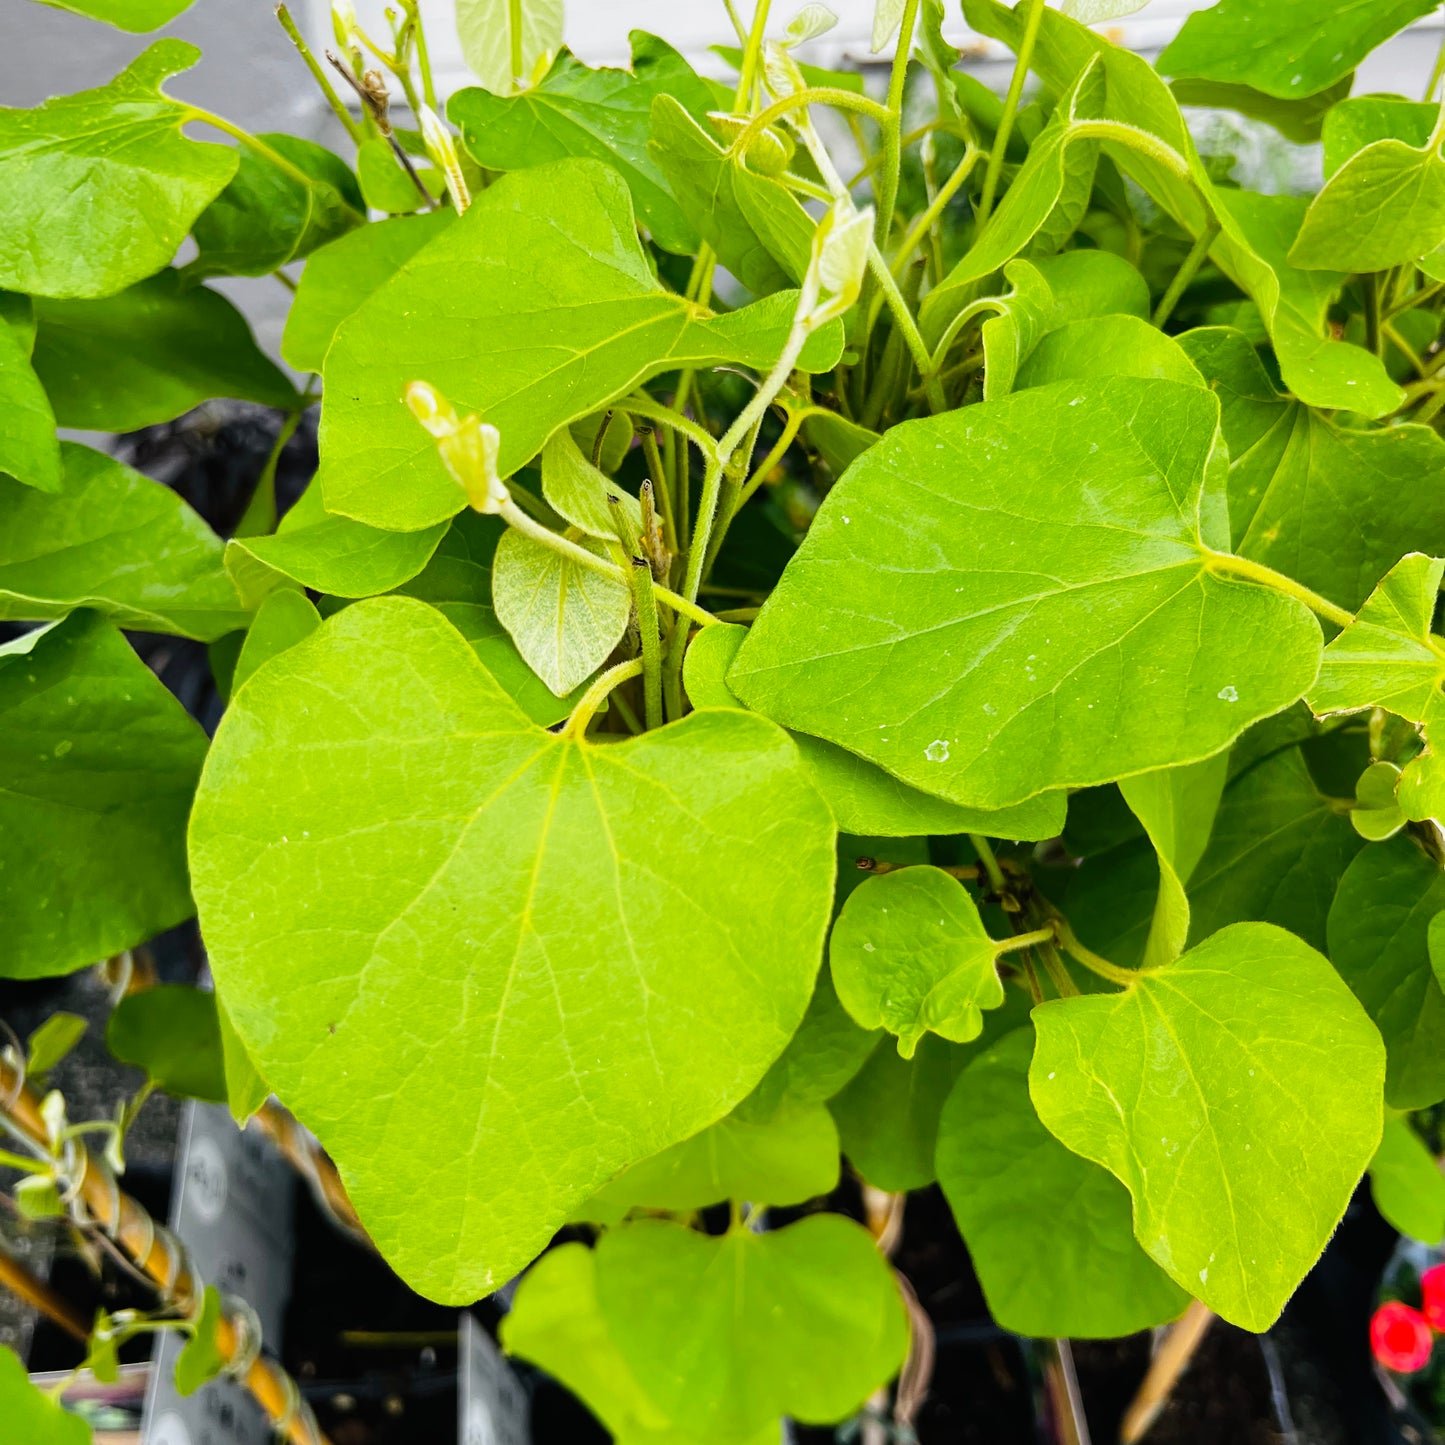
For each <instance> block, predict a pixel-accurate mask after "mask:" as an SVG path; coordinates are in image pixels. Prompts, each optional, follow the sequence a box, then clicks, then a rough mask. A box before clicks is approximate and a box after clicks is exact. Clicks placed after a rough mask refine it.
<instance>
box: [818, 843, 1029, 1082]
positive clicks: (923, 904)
mask: <svg viewBox="0 0 1445 1445" xmlns="http://www.w3.org/2000/svg"><path fill="white" fill-rule="evenodd" d="M998 952H999V950H998V945H997V944H995V943H994V941H993V939H991V938H990V937H989V936H988V932H987V930H986V929H985V928H984V926H983V920H982V919H981V918H980V917H979V916H978V907H977V905H975V903H974V901H973V899H972V898H971V897H970V896H969V894H968V891H967V889H965V888H964V887H963V885H962V884H961V883H959V882H958V880H957V879H954V878H951V877H950V876H949V875H948V874H947V873H945V872H943V871H942V870H941V869H938V868H901V869H899V870H898V871H897V872H896V873H883V874H880V875H879V876H878V877H876V878H869V879H867V880H866V881H865V882H864V884H863V886H862V887H861V888H857V889H855V890H854V891H853V892H852V893H851V894H850V895H849V897H848V901H847V902H846V903H845V904H844V905H843V912H842V913H841V914H840V915H839V917H838V921H837V922H836V923H835V924H834V925H833V936H832V939H831V940H830V942H829V945H828V961H829V965H830V967H831V968H832V972H833V983H834V985H835V986H836V987H837V990H838V997H839V999H840V1000H841V1001H842V1003H843V1007H844V1008H846V1009H847V1010H848V1012H849V1013H850V1014H852V1015H853V1017H854V1019H856V1020H857V1022H858V1023H859V1024H861V1025H862V1026H863V1027H864V1028H865V1029H877V1028H885V1029H887V1030H888V1032H889V1033H891V1034H895V1035H897V1038H898V1052H899V1053H900V1054H901V1055H902V1056H903V1057H904V1058H905V1059H910V1058H912V1057H913V1053H914V1050H915V1049H917V1047H918V1041H919V1039H921V1038H922V1037H923V1035H924V1034H925V1033H935V1034H938V1035H939V1037H941V1038H945V1039H951V1040H952V1041H953V1042H954V1043H967V1042H968V1041H969V1040H970V1039H976V1038H977V1037H978V1036H979V1034H981V1033H982V1032H983V1010H984V1009H995V1008H998V1007H999V1005H1000V1004H1002V1003H1003V1001H1004V992H1003V981H1002V980H1001V979H1000V978H999V976H998V965H997V960H998Z"/></svg>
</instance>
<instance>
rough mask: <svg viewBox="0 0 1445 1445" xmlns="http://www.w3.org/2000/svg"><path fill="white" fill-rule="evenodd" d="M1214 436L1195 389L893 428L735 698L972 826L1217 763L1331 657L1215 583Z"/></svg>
mask: <svg viewBox="0 0 1445 1445" xmlns="http://www.w3.org/2000/svg"><path fill="white" fill-rule="evenodd" d="M1061 416H1066V417H1067V418H1068V425H1067V426H1063V425H1060V417H1061ZM1217 421H1218V403H1217V402H1216V400H1215V399H1214V397H1213V396H1211V395H1210V394H1209V393H1208V392H1207V391H1205V390H1204V389H1202V388H1200V387H1189V386H1180V385H1178V384H1176V383H1173V382H1164V381H1142V380H1135V379H1132V378H1123V377H1120V378H1113V379H1110V380H1106V381H1102V382H1098V383H1088V382H1068V383H1061V384H1058V385H1055V386H1049V387H1039V388H1037V389H1035V390H1031V391H1024V392H1019V393H1017V394H1016V395H1014V396H1011V397H1008V398H1006V399H1005V400H1003V401H1000V402H985V403H983V404H982V405H979V406H974V407H968V408H965V409H964V410H962V411H957V412H951V413H948V414H945V415H942V416H936V417H931V418H929V419H927V420H925V421H920V422H916V423H912V424H909V425H906V426H902V427H897V428H895V429H894V430H893V431H892V432H891V433H889V435H888V436H887V437H886V438H885V439H884V440H883V441H882V442H881V443H879V445H877V446H875V447H873V448H872V449H871V450H869V451H868V452H866V453H865V454H864V455H863V456H862V457H860V458H859V460H858V461H857V462H855V463H854V465H853V466H852V467H851V468H849V470H848V473H847V475H846V476H845V477H844V478H843V480H842V481H841V482H840V483H839V484H838V485H837V486H836V487H834V489H833V490H832V491H831V492H830V493H829V495H828V498H827V500H826V501H825V502H824V504H823V506H822V508H821V510H820V511H819V512H818V515H817V517H816V518H815V520H814V522H813V524H812V527H811V528H810V530H809V532H808V536H807V539H806V540H805V541H804V543H803V546H802V547H801V549H800V550H799V551H798V553H797V555H796V556H795V557H794V558H793V560H792V561H791V562H790V563H789V564H788V567H787V570H786V572H785V573H784V574H783V579H782V581H781V583H780V584H779V586H778V588H777V590H776V591H775V592H774V593H773V594H772V596H771V597H770V598H769V599H768V601H767V603H766V604H765V605H764V607H763V609H762V612H761V613H760V615H759V617H758V620H757V621H756V623H755V624H754V625H753V628H752V631H751V632H750V634H749V636H748V639H747V641H746V642H745V643H744V644H743V647H742V649H741V651H740V652H739V654H738V658H737V661H736V662H735V663H734V665H733V669H732V672H731V673H730V674H729V681H730V683H731V685H732V687H733V688H734V689H735V691H736V692H737V693H738V694H739V695H740V696H741V697H742V699H743V700H744V702H746V703H747V704H748V705H749V706H751V707H753V708H756V709H757V710H758V711H759V712H762V713H764V714H765V715H767V716H769V717H772V718H775V719H777V720H778V721H779V722H782V723H784V724H786V725H787V726H789V727H795V728H798V729H800V730H801V731H803V732H808V733H814V734H816V735H818V736H821V737H824V738H827V739H828V740H829V741H831V742H835V743H838V744H840V745H842V746H843V747H846V748H848V749H849V750H850V751H852V752H855V753H860V754H861V755H862V756H863V757H865V758H868V759H869V760H871V761H872V762H875V763H877V764H878V765H879V766H880V767H882V768H884V769H886V770H887V771H889V772H891V773H893V774H894V775H895V776H897V777H900V778H902V779H903V781H904V782H906V783H910V784H912V785H913V786H914V787H917V788H921V789H923V790H924V791H926V792H932V793H937V794H939V795H941V796H943V797H947V798H950V799H952V800H953V801H955V802H958V803H963V804H966V805H969V806H972V807H980V808H1001V807H1005V806H1007V805H1009V804H1012V803H1018V802H1021V801H1022V800H1023V799H1025V798H1028V797H1031V796H1033V795H1034V794H1036V793H1040V792H1043V791H1045V790H1047V789H1050V788H1058V787H1065V786H1074V787H1077V786H1083V785H1086V784H1089V783H1095V782H1103V781H1106V780H1108V779H1112V778H1119V777H1123V776H1126V775H1128V774H1130V773H1136V772H1146V771H1149V770H1152V769H1154V768H1159V767H1168V766H1172V765H1174V764H1176V763H1183V762H1191V761H1194V760H1196V759H1200V758H1204V757H1207V756H1209V755H1210V754H1211V753H1214V752H1217V751H1218V750H1219V749H1220V748H1222V747H1224V746H1225V745H1226V744H1228V743H1229V742H1230V741H1231V740H1232V739H1233V738H1235V737H1237V736H1238V735H1239V733H1240V732H1242V731H1243V730H1244V728H1245V727H1247V726H1248V725H1249V724H1250V723H1251V722H1254V721H1255V720H1257V719H1258V718H1261V717H1267V716H1269V715H1270V714H1271V713H1274V712H1277V711H1279V710H1280V709H1281V708H1283V707H1285V706H1287V705H1288V704H1289V703H1291V702H1293V701H1294V700H1295V699H1296V698H1297V697H1299V695H1300V694H1301V693H1302V692H1303V691H1304V690H1305V688H1306V687H1308V686H1309V684H1310V682H1311V681H1312V680H1313V678H1314V675H1315V672H1316V669H1317V667H1318V663H1319V649H1320V631H1319V626H1318V624H1317V623H1316V622H1315V621H1314V619H1313V618H1312V617H1311V616H1310V615H1309V613H1308V612H1307V611H1306V610H1305V608H1304V607H1303V606H1302V605H1301V604H1300V603H1298V602H1296V601H1294V600H1293V599H1292V598H1290V597H1286V596H1283V595H1281V594H1280V593H1277V592H1273V591H1267V590H1266V589H1265V588H1263V587H1260V586H1256V585H1254V584H1253V583H1245V582H1237V581H1231V580H1228V579H1227V577H1226V576H1225V575H1224V573H1225V572H1226V571H1227V568H1228V565H1229V558H1228V557H1227V555H1226V554H1225V553H1224V552H1223V550H1222V548H1223V546H1224V541H1225V539H1224V538H1223V537H1221V536H1220V532H1221V530H1222V529H1223V526H1224V521H1225V519H1224V515H1223V512H1222V508H1221V506H1220V502H1221V501H1222V498H1220V496H1219V493H1218V489H1217V480H1218V469H1217V468H1216V467H1214V465H1213V462H1214V460H1215V458H1216V457H1217V456H1218V455H1219V453H1218V452H1217V450H1216V447H1217V431H1216V426H1217ZM839 596H846V597H847V598H848V606H847V607H846V608H840V607H838V606H837V605H836V599H837V598H838V597H839ZM1265 638H1268V640H1269V646H1268V647H1267V648H1265V647H1263V646H1262V645H1261V643H1262V641H1263V639H1265Z"/></svg>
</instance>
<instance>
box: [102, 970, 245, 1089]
mask: <svg viewBox="0 0 1445 1445" xmlns="http://www.w3.org/2000/svg"><path fill="white" fill-rule="evenodd" d="M105 1042H106V1046H107V1047H108V1048H109V1049H110V1051H111V1053H112V1054H114V1055H115V1057H116V1058H118V1059H119V1060H120V1061H121V1063H123V1064H134V1065H135V1067H136V1068H138V1069H144V1070H145V1071H146V1073H147V1074H148V1075H149V1076H150V1079H151V1081H152V1082H153V1083H154V1084H156V1086H157V1087H159V1088H162V1089H165V1090H166V1091H167V1092H168V1093H171V1094H175V1095H178V1096H179V1097H181V1098H184V1099H204V1100H206V1101H207V1102H209V1103H213V1104H224V1103H225V1102H226V1073H225V1066H224V1063H223V1060H222V1055H221V1027H220V1022H219V1020H218V1018H217V1014H216V996H215V995H214V994H212V993H207V992H206V991H205V990H204V989H199V988H188V987H186V986H185V985H183V984H161V985H159V986H158V987H156V988H147V989H141V990H140V991H139V992H138V993H133V994H129V995H128V996H127V997H125V998H123V999H122V1000H121V1001H120V1003H119V1004H117V1005H116V1008H115V1011H114V1012H113V1013H112V1014H111V1016H110V1021H109V1022H108V1023H107V1024H106V1028H105Z"/></svg>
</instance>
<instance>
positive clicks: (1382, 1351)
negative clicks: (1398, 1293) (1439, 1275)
mask: <svg viewBox="0 0 1445 1445" xmlns="http://www.w3.org/2000/svg"><path fill="white" fill-rule="evenodd" d="M1441 1283H1442V1284H1445V1279H1442V1280H1441ZM1434 1343H1435V1341H1434V1336H1432V1335H1431V1333H1430V1326H1429V1324H1428V1322H1427V1321H1426V1319H1425V1316H1424V1315H1422V1314H1421V1313H1420V1311H1419V1310H1412V1309H1411V1308H1410V1306H1409V1305H1404V1304H1401V1303H1400V1302H1399V1301H1398V1300H1391V1301H1390V1302H1389V1303H1388V1304H1383V1305H1381V1306H1380V1308H1379V1309H1377V1310H1376V1311H1375V1317H1374V1319H1372V1320H1371V1321H1370V1348H1371V1349H1372V1350H1374V1352H1375V1358H1376V1359H1377V1360H1378V1361H1379V1362H1380V1363H1381V1364H1382V1365H1383V1366H1384V1367H1385V1368H1386V1369H1387V1370H1394V1371H1396V1372H1397V1373H1398V1374H1402V1375H1408V1374H1412V1373H1413V1372H1414V1371H1416V1370H1422V1369H1424V1368H1425V1366H1426V1364H1427V1363H1428V1362H1429V1359H1430V1350H1431V1348H1432V1347H1433V1345H1434Z"/></svg>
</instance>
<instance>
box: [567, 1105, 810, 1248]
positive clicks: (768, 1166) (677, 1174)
mask: <svg viewBox="0 0 1445 1445" xmlns="http://www.w3.org/2000/svg"><path fill="white" fill-rule="evenodd" d="M837 1183H838V1129H837V1126H836V1125H835V1124H834V1123H833V1116H832V1115H831V1114H830V1113H829V1112H828V1111H827V1109H826V1108H824V1107H823V1105H822V1104H811V1105H807V1106H804V1107H799V1108H793V1109H783V1110H780V1111H779V1112H778V1113H776V1114H775V1115H774V1116H773V1117H772V1118H770V1119H768V1120H766V1121H765V1122H756V1121H754V1120H751V1119H746V1118H741V1117H739V1116H738V1115H736V1114H729V1115H728V1116H727V1118H725V1119H719V1120H718V1122H717V1123H716V1124H713V1125H711V1126H709V1127H708V1128H706V1129H704V1130H703V1131H702V1132H701V1133H700V1134H695V1135H693V1137H692V1138H691V1139H685V1140H684V1141H683V1142H682V1143H681V1144H674V1145H673V1146H672V1148H671V1149H665V1150H664V1151H663V1152H662V1153H661V1154H658V1155H656V1156H655V1157H654V1158H652V1159H644V1160H642V1162H641V1163H639V1164H634V1165H633V1166H632V1167H631V1168H630V1169H627V1170H624V1171H623V1173H621V1174H619V1175H618V1176H617V1178H616V1179H614V1180H612V1182H611V1183H610V1184H606V1185H604V1186H603V1188H602V1189H601V1190H600V1191H599V1192H598V1193H597V1194H595V1195H594V1196H593V1197H592V1198H591V1199H589V1200H588V1201H587V1203H586V1204H585V1205H583V1207H582V1208H581V1209H580V1210H578V1211H577V1212H576V1214H575V1215H574V1218H577V1219H585V1220H595V1221H597V1222H598V1223H601V1224H616V1223H618V1222H619V1221H620V1220H622V1219H623V1218H624V1217H625V1216H626V1215H627V1213H628V1211H629V1210H631V1209H665V1210H668V1211H671V1212H674V1213H683V1212H686V1211H688V1210H693V1209H703V1208H705V1207H706V1206H708V1205H710V1204H720V1203H722V1202H723V1201H725V1200H729V1199H736V1200H748V1201H750V1202H751V1203H753V1204H757V1205H768V1204H772V1205H790V1204H802V1203H804V1202H805V1201H807V1200H809V1199H814V1198H817V1197H818V1196H820V1195H824V1194H828V1193H831V1191H832V1190H833V1189H834V1188H836V1186H837Z"/></svg>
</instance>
